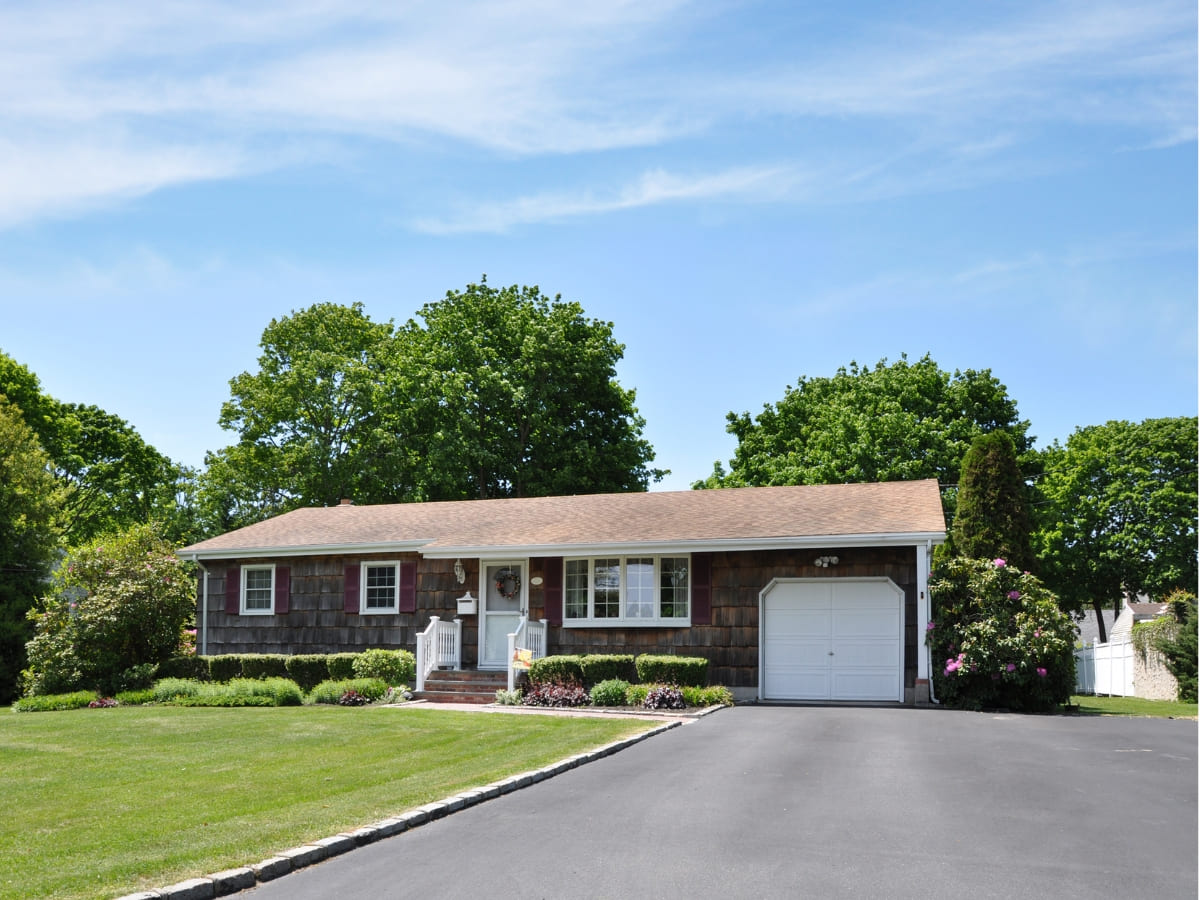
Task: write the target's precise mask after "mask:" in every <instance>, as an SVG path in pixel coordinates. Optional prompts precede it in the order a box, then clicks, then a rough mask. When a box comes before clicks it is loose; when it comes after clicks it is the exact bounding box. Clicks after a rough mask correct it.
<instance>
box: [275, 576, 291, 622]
mask: <svg viewBox="0 0 1200 900" xmlns="http://www.w3.org/2000/svg"><path fill="white" fill-rule="evenodd" d="M291 597H292V569H291V567H290V566H276V567H275V614H276V615H279V616H282V615H286V614H287V612H288V609H289V608H290V600H291Z"/></svg>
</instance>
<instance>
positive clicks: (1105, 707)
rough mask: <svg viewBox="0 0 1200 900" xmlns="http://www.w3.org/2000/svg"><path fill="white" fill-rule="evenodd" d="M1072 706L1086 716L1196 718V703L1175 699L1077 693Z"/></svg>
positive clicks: (1072, 700) (1072, 699)
mask: <svg viewBox="0 0 1200 900" xmlns="http://www.w3.org/2000/svg"><path fill="white" fill-rule="evenodd" d="M1071 706H1073V707H1074V706H1078V707H1079V710H1078V711H1079V713H1080V714H1082V715H1085V716H1155V717H1157V718H1160V719H1166V718H1174V719H1194V718H1196V704H1195V703H1178V702H1176V701H1174V700H1142V699H1141V698H1139V697H1091V696H1088V695H1086V694H1077V695H1075V696H1073V697H1072V698H1071Z"/></svg>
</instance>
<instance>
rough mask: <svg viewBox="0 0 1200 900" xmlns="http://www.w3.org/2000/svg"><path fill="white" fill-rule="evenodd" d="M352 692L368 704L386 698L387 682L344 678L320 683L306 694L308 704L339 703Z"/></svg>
mask: <svg viewBox="0 0 1200 900" xmlns="http://www.w3.org/2000/svg"><path fill="white" fill-rule="evenodd" d="M349 691H353V692H354V693H356V694H358V695H359V696H361V697H366V698H367V700H368V702H371V701H375V700H382V699H383V698H384V697H385V696H387V692H388V685H387V682H386V681H384V680H383V679H381V678H346V679H343V680H340V681H335V680H329V681H322V682H321V683H320V684H318V685H317V686H316V687H315V688H313V689H312V690H311V691H309V692H308V702H309V703H333V704H337V703H341V700H342V697H343V696H345V695H346V693H347V692H349Z"/></svg>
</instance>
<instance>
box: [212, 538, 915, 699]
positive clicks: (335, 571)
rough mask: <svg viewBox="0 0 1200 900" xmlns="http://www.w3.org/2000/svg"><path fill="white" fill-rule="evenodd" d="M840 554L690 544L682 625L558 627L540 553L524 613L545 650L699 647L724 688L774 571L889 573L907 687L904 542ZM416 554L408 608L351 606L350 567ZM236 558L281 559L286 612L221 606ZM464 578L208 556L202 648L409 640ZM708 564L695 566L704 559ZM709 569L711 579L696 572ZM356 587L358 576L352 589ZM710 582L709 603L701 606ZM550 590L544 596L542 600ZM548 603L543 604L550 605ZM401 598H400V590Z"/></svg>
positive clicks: (433, 568)
mask: <svg viewBox="0 0 1200 900" xmlns="http://www.w3.org/2000/svg"><path fill="white" fill-rule="evenodd" d="M825 552H828V553H829V554H832V555H836V556H838V557H839V564H838V565H837V566H831V567H828V568H818V567H817V566H815V565H814V563H813V561H814V558H815V556H816V554H815V553H814V552H813V551H811V550H803V551H802V550H762V551H753V552H745V553H734V552H715V553H703V554H702V553H696V554H693V556H692V571H693V573H694V576H695V577H694V583H693V585H692V594H691V602H692V623H693V624H692V625H690V626H688V627H612V628H604V627H586V628H582V627H576V628H572V627H570V626H567V627H562V625H561V622H562V560H561V558H559V557H548V558H547V557H540V558H533V559H530V560H529V573H528V574H529V577H530V580H531V582H532V579H533V578H535V577H539V576H540V577H541V578H542V579H543V583H542V585H541V586H536V587H535V586H534V585H533V584H532V583H531V584H530V585H529V607H530V618H532V619H541V618H546V619H548V620H550V622H551V627H550V635H549V647H548V651H547V652H548V653H550V654H560V653H580V654H586V653H631V654H634V655H638V654H642V653H654V654H679V655H683V656H703V657H705V658H706V659H708V661H709V681H710V682H711V683H713V684H723V685H726V686H728V687H731V688H734V687H741V688H755V687H757V686H758V650H759V629H758V617H759V594H760V593H761V591H762V590H763V588H765V587H766V586H767V585H768V584H770V582H771V580H772V579H774V578H855V577H878V576H886V577H888V578H890V579H891V580H892V581H893V582H895V583H896V585H898V586H899V587H900V588H901V589H902V590H903V591H904V595H905V609H904V623H905V628H904V685H905V687H906V688H911V687H912V686H913V683H914V681H915V679H916V672H917V640H918V638H919V628H918V623H917V621H916V619H917V594H916V582H917V567H916V553H915V551H914V550H913V549H912V548H904V547H896V548H872V547H858V548H844V549H840V548H837V547H830V548H828V550H827V551H825ZM374 560H378V561H388V562H400V563H402V564H403V563H415V567H414V568H412V569H409V568H408V567H407V566H402V572H403V571H405V570H408V571H413V572H415V578H416V584H415V588H416V590H415V611H414V612H411V613H407V612H400V613H389V614H371V615H364V614H362V613H360V612H348V611H347V610H348V609H349V608H350V607H351V606H352V604H351V603H350V602H349V598H348V596H347V590H346V581H347V574H348V572H353V573H354V576H357V575H358V572H359V568H360V564H361V563H363V562H370V561H374ZM243 562H245V563H247V564H253V565H270V564H272V563H274V564H275V565H276V572H277V578H276V587H277V588H278V587H279V582H280V581H281V580H283V579H281V578H279V575H278V573H279V572H280V571H281V570H284V569H285V568H286V569H287V570H288V575H287V578H288V580H290V595H289V596H287V597H286V599H283V598H281V597H280V596H279V592H278V591H277V592H276V598H275V603H276V605H275V609H276V610H279V609H280V602H281V599H283V602H285V603H286V604H287V609H288V611H287V613H286V614H282V613H279V612H276V613H275V614H272V615H253V616H247V615H238V614H237V612H236V610H237V608H238V607H237V598H236V590H235V591H234V592H233V593H231V594H230V596H231V597H233V604H232V609H233V610H234V612H232V613H231V612H229V611H228V609H229V608H228V607H227V597H226V582H225V579H226V573H227V571H233V572H234V573H235V574H236V573H237V572H238V571H239V568H240V566H241V564H242V563H243ZM462 562H463V566H464V567H465V568H466V571H467V580H466V582H465V583H464V584H459V583H458V582H457V581H456V580H455V577H454V571H453V569H454V561H453V560H446V559H423V558H420V557H419V556H417V555H416V554H414V553H408V554H395V553H390V554H370V555H357V556H356V555H346V556H307V557H305V556H301V557H287V558H285V557H278V558H265V559H264V558H254V559H247V560H240V559H230V560H221V561H208V562H206V564H205V565H206V568H208V570H209V573H210V574H209V609H208V653H209V655H214V656H215V655H219V654H225V653H287V654H298V653H341V652H347V651H357V650H366V649H369V648H376V647H378V648H384V649H393V650H409V651H413V650H415V648H416V636H417V634H418V633H419V632H421V631H423V630H424V629H425V627H426V626H427V625H428V624H429V618H430V616H439V617H440V618H442V619H443V620H451V619H454V618H456V617H457V611H456V610H457V606H456V601H457V600H458V598H459V597H461V596H463V595H464V594H465V593H467V591H468V590H470V591H471V592H472V593H473V594H474V593H476V592H477V585H478V583H479V561H478V560H474V559H464V560H463V561H462ZM705 568H707V569H708V572H707V573H706V575H705V574H703V572H704V569H705ZM705 577H707V581H708V590H707V592H706V591H704V586H703V579H704V578H705ZM353 593H354V595H355V597H356V598H357V594H358V591H357V586H356V587H355V590H354V592H353ZM705 593H707V594H708V597H707V607H708V608H707V609H705V608H704V603H705V598H704V594H705ZM548 599H549V603H548V602H547V600H548ZM548 607H549V608H548ZM401 608H403V600H402V601H401ZM462 623H463V636H462V652H463V663H464V665H466V666H474V665H475V664H476V663H477V660H478V651H479V631H478V624H479V617H478V616H477V615H473V616H464V617H462Z"/></svg>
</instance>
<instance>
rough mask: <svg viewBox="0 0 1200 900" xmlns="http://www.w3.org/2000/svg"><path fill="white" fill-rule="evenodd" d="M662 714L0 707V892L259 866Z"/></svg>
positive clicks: (56, 891) (129, 884)
mask: <svg viewBox="0 0 1200 900" xmlns="http://www.w3.org/2000/svg"><path fill="white" fill-rule="evenodd" d="M654 724H656V723H649V722H640V721H637V720H632V719H619V718H603V719H601V718H573V717H566V716H562V717H560V716H534V715H502V714H480V713H471V712H453V711H443V710H421V709H388V708H373V707H364V708H357V709H354V708H344V707H337V706H315V707H314V706H310V707H284V708H269V709H261V708H257V709H255V708H251V709H245V708H243V709H194V708H188V709H179V708H170V707H131V708H118V709H106V710H76V711H71V712H47V713H24V714H2V713H0V776H2V778H3V783H2V787H0V898H4V900H9V898H12V900H16V898H22V900H26V898H40V897H55V898H85V897H86V898H98V897H115V896H120V895H122V894H126V893H132V892H134V891H138V890H146V889H149V888H152V887H162V886H164V885H167V884H173V883H175V882H177V881H181V880H183V879H186V878H193V877H198V876H201V875H205V874H209V873H212V872H217V871H220V870H222V869H227V868H233V867H236V866H241V865H248V864H250V863H255V862H258V861H259V860H262V859H265V858H267V857H269V856H272V855H273V854H275V853H276V852H278V851H281V850H286V849H288V848H289V847H294V846H298V845H300V844H303V843H305V842H306V841H311V840H316V839H318V838H322V837H328V836H330V835H333V834H337V833H338V832H341V831H345V830H347V829H353V828H357V827H359V826H362V825H367V824H370V823H372V822H376V821H379V820H380V819H383V818H386V817H388V816H390V815H394V814H396V813H400V812H403V811H405V810H407V809H410V808H412V807H415V806H420V805H422V804H425V803H429V802H431V801H434V800H438V799H441V798H444V797H447V796H451V795H453V794H456V793H459V792H460V791H462V790H465V789H467V788H469V787H477V786H481V785H484V784H487V783H489V782H492V781H497V780H499V779H502V778H506V777H508V776H510V775H514V774H517V773H520V772H525V771H528V770H530V769H535V768H539V767H541V766H543V765H547V764H549V763H551V762H554V761H556V760H559V759H562V758H563V757H566V756H570V755H572V754H575V753H580V752H583V751H586V750H588V749H591V748H594V747H597V746H600V745H602V744H606V743H609V742H611V741H614V740H617V739H620V738H622V737H625V736H627V735H630V734H634V733H637V732H640V731H644V730H646V729H648V728H651V727H653V726H654Z"/></svg>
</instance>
